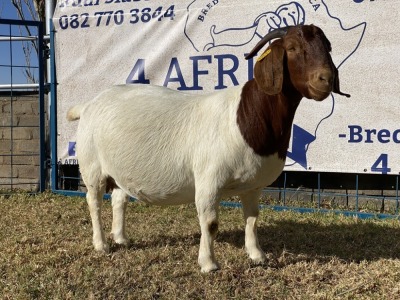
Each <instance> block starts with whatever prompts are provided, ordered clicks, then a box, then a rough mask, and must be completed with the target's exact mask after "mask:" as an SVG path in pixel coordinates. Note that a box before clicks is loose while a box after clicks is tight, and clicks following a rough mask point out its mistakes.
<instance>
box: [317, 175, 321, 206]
mask: <svg viewBox="0 0 400 300" xmlns="http://www.w3.org/2000/svg"><path fill="white" fill-rule="evenodd" d="M320 208H321V173H320V172H318V209H320Z"/></svg>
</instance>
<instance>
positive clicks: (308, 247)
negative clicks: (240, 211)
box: [219, 220, 400, 262]
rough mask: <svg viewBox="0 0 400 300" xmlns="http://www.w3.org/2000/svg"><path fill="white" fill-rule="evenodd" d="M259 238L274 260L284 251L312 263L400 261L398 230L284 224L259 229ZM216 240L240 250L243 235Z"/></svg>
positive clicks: (223, 235) (373, 226)
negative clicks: (382, 259) (324, 261)
mask: <svg viewBox="0 0 400 300" xmlns="http://www.w3.org/2000/svg"><path fill="white" fill-rule="evenodd" d="M258 236H259V241H260V246H261V248H262V249H263V250H264V251H265V252H266V253H272V254H273V255H274V256H275V257H278V256H279V255H280V254H281V253H282V251H284V250H285V251H287V252H289V253H292V254H295V255H303V256H306V257H307V258H312V259H315V258H316V259H319V260H325V259H330V257H332V256H335V257H337V258H340V259H342V260H345V261H347V262H359V261H362V260H368V261H373V260H378V259H381V258H384V259H398V258H400V229H396V228H390V227H384V226H380V225H378V224H375V223H358V224H330V225H320V224H315V223H314V224H313V223H311V222H310V223H298V222H295V221H289V220H283V221H276V222H275V223H274V224H273V225H267V226H264V227H263V226H261V227H259V228H258ZM238 237H241V238H238ZM219 240H221V241H225V242H228V243H231V244H233V245H235V246H236V247H238V248H241V247H243V243H244V232H243V231H240V230H237V231H234V232H232V231H231V232H222V233H221V234H220V236H219ZM307 258H306V259H307Z"/></svg>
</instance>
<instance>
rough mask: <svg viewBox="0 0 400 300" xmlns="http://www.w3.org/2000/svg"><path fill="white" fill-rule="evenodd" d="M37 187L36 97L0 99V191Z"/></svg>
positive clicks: (34, 189) (22, 96) (1, 97)
mask: <svg viewBox="0 0 400 300" xmlns="http://www.w3.org/2000/svg"><path fill="white" fill-rule="evenodd" d="M38 186H39V96H38V95H32V94H31V95H27V94H25V95H24V94H19V93H18V94H16V93H15V92H14V93H13V97H12V98H11V96H10V95H6V94H2V95H0V190H9V189H23V190H27V191H36V190H37V189H38Z"/></svg>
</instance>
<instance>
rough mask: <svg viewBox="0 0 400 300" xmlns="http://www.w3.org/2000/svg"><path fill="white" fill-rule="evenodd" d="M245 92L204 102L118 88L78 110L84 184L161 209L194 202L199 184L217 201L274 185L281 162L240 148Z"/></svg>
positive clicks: (156, 90) (159, 90)
mask: <svg viewBox="0 0 400 300" xmlns="http://www.w3.org/2000/svg"><path fill="white" fill-rule="evenodd" d="M241 90H242V87H241V86H238V87H235V88H231V89H226V90H223V91H218V92H214V93H211V94H209V95H207V96H204V95H201V96H199V95H192V94H185V93H182V92H177V91H174V90H171V89H167V88H164V87H159V86H151V85H131V86H129V85H121V86H114V87H112V88H110V89H108V90H106V91H105V92H103V93H101V94H100V95H99V96H98V97H96V98H95V99H94V101H91V102H88V103H87V105H85V106H78V107H75V108H73V109H72V110H71V111H70V112H69V119H71V120H72V119H74V118H75V119H76V118H77V117H78V116H80V122H79V129H78V132H79V135H78V136H77V152H78V159H79V164H80V168H81V172H82V176H83V178H84V180H85V181H86V180H89V181H90V179H88V178H87V177H88V176H90V177H95V178H96V180H98V178H100V179H101V180H106V179H107V178H108V177H111V178H113V179H114V180H115V182H116V184H117V186H118V187H119V188H121V189H122V190H123V191H124V192H125V193H127V194H128V195H130V196H133V197H135V198H138V199H139V200H143V201H145V202H149V203H152V204H158V205H170V204H182V203H189V202H194V201H195V183H196V188H202V189H204V187H209V188H211V187H212V186H214V187H215V188H217V189H218V191H219V196H220V197H227V196H232V195H237V194H238V193H243V192H246V191H249V190H254V189H257V190H259V189H261V188H263V187H265V186H267V185H269V184H271V183H272V182H273V181H274V180H275V179H276V178H277V177H278V176H279V174H280V173H281V171H282V168H283V165H284V161H283V160H281V159H279V158H277V156H270V157H261V156H258V155H255V154H254V152H253V150H252V149H251V148H250V147H249V146H248V145H247V144H246V142H245V141H244V140H243V137H242V135H241V133H240V131H239V128H238V126H237V120H236V111H237V109H238V105H239V101H240V93H241ZM79 110H81V111H79ZM86 170H90V174H86ZM199 182H201V183H202V185H204V187H201V186H198V183H199Z"/></svg>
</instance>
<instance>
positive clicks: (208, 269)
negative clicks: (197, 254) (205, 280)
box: [201, 263, 220, 273]
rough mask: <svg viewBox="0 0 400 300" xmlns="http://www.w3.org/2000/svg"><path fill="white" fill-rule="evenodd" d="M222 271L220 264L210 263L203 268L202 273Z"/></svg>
mask: <svg viewBox="0 0 400 300" xmlns="http://www.w3.org/2000/svg"><path fill="white" fill-rule="evenodd" d="M219 269H220V266H219V264H218V263H210V264H207V265H205V266H203V267H201V273H210V272H215V271H218V270H219Z"/></svg>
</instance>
